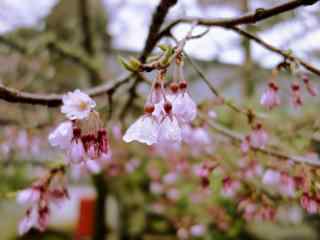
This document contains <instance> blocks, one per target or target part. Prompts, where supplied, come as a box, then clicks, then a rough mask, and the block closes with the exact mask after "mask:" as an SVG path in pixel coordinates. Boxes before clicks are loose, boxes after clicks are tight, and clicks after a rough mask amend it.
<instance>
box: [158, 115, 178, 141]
mask: <svg viewBox="0 0 320 240" xmlns="http://www.w3.org/2000/svg"><path fill="white" fill-rule="evenodd" d="M159 142H178V143H180V142H181V128H180V126H179V123H178V120H177V118H176V117H174V116H167V117H165V119H164V120H163V121H162V123H161V124H160V130H159Z"/></svg>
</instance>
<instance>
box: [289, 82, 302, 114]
mask: <svg viewBox="0 0 320 240" xmlns="http://www.w3.org/2000/svg"><path fill="white" fill-rule="evenodd" d="M291 99H292V104H293V106H294V107H295V108H297V107H301V106H302V104H303V101H302V97H301V92H300V85H299V83H298V82H294V83H292V84H291Z"/></svg>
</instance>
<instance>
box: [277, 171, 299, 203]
mask: <svg viewBox="0 0 320 240" xmlns="http://www.w3.org/2000/svg"><path fill="white" fill-rule="evenodd" d="M279 192H280V193H281V195H283V196H286V197H294V195H295V192H296V185H295V181H294V178H293V177H290V176H289V175H288V173H287V172H281V177H280V184H279Z"/></svg>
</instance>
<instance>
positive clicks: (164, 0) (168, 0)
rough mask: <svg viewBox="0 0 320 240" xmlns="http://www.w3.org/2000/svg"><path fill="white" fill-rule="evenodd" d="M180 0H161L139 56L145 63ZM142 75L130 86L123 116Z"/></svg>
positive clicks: (132, 99) (133, 97)
mask: <svg viewBox="0 0 320 240" xmlns="http://www.w3.org/2000/svg"><path fill="white" fill-rule="evenodd" d="M177 1H178V0H161V1H160V3H159V5H158V6H157V8H156V9H155V11H154V13H153V16H152V21H151V25H150V28H149V33H148V37H147V40H146V43H145V46H144V49H143V51H142V53H141V55H140V57H139V59H140V61H141V62H142V63H145V61H146V59H147V57H148V55H149V54H150V53H151V52H152V50H153V49H154V48H155V46H156V45H157V43H158V40H159V39H158V32H159V31H160V28H161V26H162V24H163V22H164V20H165V18H166V16H167V14H168V12H169V10H170V8H171V7H172V6H174V5H175V4H176V3H177ZM141 79H142V78H141V77H137V78H136V79H135V80H134V82H133V85H132V87H131V88H130V90H129V92H130V96H129V98H128V100H127V102H126V104H125V106H124V109H123V111H122V114H121V115H122V117H123V114H125V113H126V112H125V111H126V110H127V109H129V108H130V107H131V105H132V104H133V101H134V99H135V97H136V96H137V94H136V88H137V86H138V83H139V82H140V81H141Z"/></svg>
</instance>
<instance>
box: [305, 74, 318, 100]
mask: <svg viewBox="0 0 320 240" xmlns="http://www.w3.org/2000/svg"><path fill="white" fill-rule="evenodd" d="M302 81H303V83H304V86H305V87H306V89H307V91H308V93H309V94H310V95H311V96H312V97H315V96H317V95H318V91H317V89H316V88H315V87H314V86H313V85H312V84H311V82H310V80H309V77H308V76H307V75H303V76H302Z"/></svg>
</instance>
